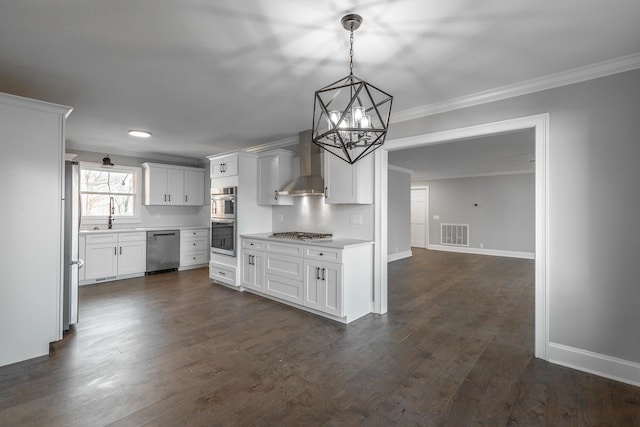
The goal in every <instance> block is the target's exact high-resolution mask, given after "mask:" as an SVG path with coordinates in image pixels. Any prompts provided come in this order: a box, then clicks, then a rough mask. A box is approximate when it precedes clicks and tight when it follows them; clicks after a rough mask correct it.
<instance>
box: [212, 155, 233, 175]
mask: <svg viewBox="0 0 640 427" xmlns="http://www.w3.org/2000/svg"><path fill="white" fill-rule="evenodd" d="M209 159H210V166H211V171H210V172H211V178H212V179H213V178H222V177H225V176H235V175H238V170H239V168H238V155H237V154H231V155H227V156H220V157H210V158H209Z"/></svg>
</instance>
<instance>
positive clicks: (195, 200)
mask: <svg viewBox="0 0 640 427" xmlns="http://www.w3.org/2000/svg"><path fill="white" fill-rule="evenodd" d="M184 204H185V205H189V206H204V170H185V171H184Z"/></svg>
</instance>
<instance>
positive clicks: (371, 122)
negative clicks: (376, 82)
mask: <svg viewBox="0 0 640 427" xmlns="http://www.w3.org/2000/svg"><path fill="white" fill-rule="evenodd" d="M340 22H341V23H342V26H343V27H344V29H345V30H347V31H349V32H350V38H349V43H350V50H349V75H348V76H347V77H344V78H342V79H340V80H338V81H336V82H335V83H332V84H330V85H328V86H325V87H323V88H322V89H319V90H317V91H316V93H315V100H314V105H313V127H312V129H313V135H312V142H313V143H314V144H316V145H319V146H320V147H322V148H323V149H325V150H326V151H328V152H330V153H331V154H333V155H335V156H337V157H339V158H341V159H342V160H344V161H345V162H347V163H349V164H353V163H355V162H357V161H358V160H360V159H361V158H363V157H364V156H366V155H367V154H370V153H372V152H373V151H374V150H375V149H377V148H379V147H380V146H382V144H384V140H385V137H386V136H387V129H388V127H389V118H390V116H391V103H392V101H393V97H392V96H391V95H389V94H388V93H386V92H384V91H382V90H380V89H378V88H377V87H375V86H373V85H372V84H370V83H367V82H366V81H364V80H362V79H360V78H358V77H356V76H354V75H353V40H354V39H353V32H354V31H355V30H357V29H358V28H359V27H360V25H361V24H362V17H361V16H360V15H357V14H349V15H345V16H343V17H342V20H341V21H340Z"/></svg>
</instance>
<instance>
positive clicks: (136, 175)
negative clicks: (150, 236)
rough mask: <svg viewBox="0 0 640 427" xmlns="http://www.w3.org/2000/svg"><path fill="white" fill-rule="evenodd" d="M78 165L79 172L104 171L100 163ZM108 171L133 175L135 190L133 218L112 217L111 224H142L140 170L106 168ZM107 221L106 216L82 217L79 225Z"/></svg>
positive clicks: (132, 168) (105, 222)
mask: <svg viewBox="0 0 640 427" xmlns="http://www.w3.org/2000/svg"><path fill="white" fill-rule="evenodd" d="M79 163H80V171H82V169H92V170H105V167H104V166H102V164H101V163H92V162H79ZM108 170H109V171H113V172H125V173H133V185H134V189H135V193H134V199H135V200H134V205H133V206H134V207H133V216H121V215H114V216H113V223H114V224H140V223H141V222H142V168H140V167H134V166H113V167H110V168H108ZM108 221H109V216H108V215H103V216H90V217H87V216H84V215H82V218H81V220H80V225H81V226H82V225H104V224H107V222H108Z"/></svg>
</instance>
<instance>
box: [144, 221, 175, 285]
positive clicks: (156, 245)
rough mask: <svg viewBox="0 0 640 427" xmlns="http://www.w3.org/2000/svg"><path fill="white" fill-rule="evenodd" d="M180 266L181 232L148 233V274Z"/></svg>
mask: <svg viewBox="0 0 640 427" xmlns="http://www.w3.org/2000/svg"><path fill="white" fill-rule="evenodd" d="M179 266H180V230H162V231H147V274H150V273H157V272H159V271H166V270H175V269H177V268H178V267H179Z"/></svg>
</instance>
